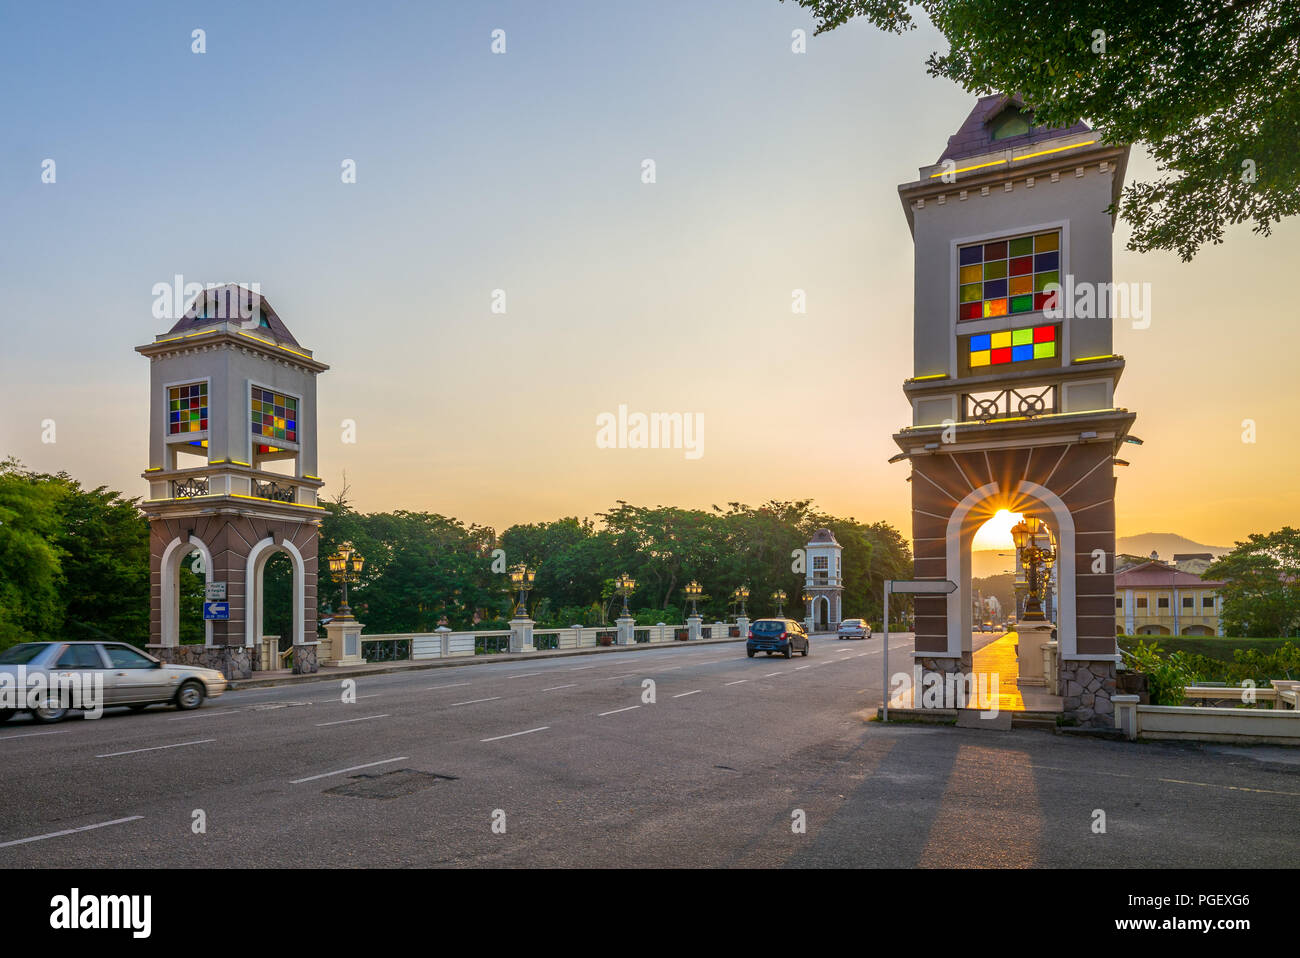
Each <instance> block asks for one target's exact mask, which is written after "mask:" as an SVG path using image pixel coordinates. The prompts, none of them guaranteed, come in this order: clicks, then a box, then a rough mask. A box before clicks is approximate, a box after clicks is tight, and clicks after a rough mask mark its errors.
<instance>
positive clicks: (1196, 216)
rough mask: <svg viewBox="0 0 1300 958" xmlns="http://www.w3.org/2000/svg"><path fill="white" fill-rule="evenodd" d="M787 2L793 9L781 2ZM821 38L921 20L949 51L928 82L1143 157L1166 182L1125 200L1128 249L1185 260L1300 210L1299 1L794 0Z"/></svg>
mask: <svg viewBox="0 0 1300 958" xmlns="http://www.w3.org/2000/svg"><path fill="white" fill-rule="evenodd" d="M783 2H784V0H783ZM795 2H797V3H798V4H799V5H800V6H802V7H806V8H807V9H809V10H810V11H811V12H812V13H813V15H814V16H815V17H816V18H817V32H818V33H822V32H825V31H827V30H833V29H835V28H836V27H839V26H842V25H843V24H845V23H847V22H848V21H849V20H850V19H852V18H853V17H858V16H861V17H865V18H866V19H867V20H869V21H870V22H871V23H873V24H875V25H876V26H877V27H880V28H881V29H883V30H886V31H889V32H891V33H903V32H905V31H907V30H911V29H914V28H915V26H916V18H917V15H918V14H923V15H924V16H926V17H928V19H929V20H930V22H931V23H932V24H933V25H934V26H935V28H936V29H938V30H939V32H940V33H942V34H943V36H944V38H945V39H946V40H947V41H948V44H949V49H948V51H947V52H946V53H939V52H935V53H932V54H931V55H930V57H929V60H928V61H927V67H928V70H929V72H930V73H931V74H932V75H934V76H940V77H946V78H947V79H950V80H952V81H954V82H956V83H958V84H960V85H961V86H962V88H963V89H965V90H967V91H968V92H970V93H972V94H976V95H986V94H991V93H1003V94H1014V93H1019V94H1021V95H1022V96H1023V97H1024V100H1025V102H1026V103H1027V104H1029V105H1030V106H1032V107H1033V109H1034V115H1035V122H1036V123H1039V124H1045V125H1049V126H1052V127H1064V126H1069V125H1071V124H1073V123H1075V122H1078V121H1079V120H1084V121H1087V122H1088V123H1089V124H1091V125H1092V127H1093V129H1095V130H1096V131H1097V133H1098V134H1099V135H1100V137H1101V139H1103V140H1104V141H1105V142H1108V143H1145V144H1147V145H1148V146H1149V147H1150V150H1151V154H1152V156H1153V157H1154V159H1155V161H1156V164H1157V168H1158V175H1157V177H1156V178H1155V179H1154V180H1153V181H1150V182H1134V183H1131V184H1130V185H1129V186H1128V187H1126V188H1125V190H1124V195H1123V198H1122V200H1121V202H1120V213H1121V215H1122V216H1123V218H1124V219H1125V220H1126V221H1127V222H1128V223H1129V224H1130V225H1131V226H1132V236H1131V237H1130V239H1129V247H1130V248H1131V249H1135V250H1142V251H1146V250H1175V251H1177V252H1178V253H1179V255H1180V256H1181V257H1182V258H1183V259H1184V260H1190V259H1191V258H1192V257H1193V256H1194V255H1195V254H1196V252H1197V251H1198V250H1199V249H1200V248H1201V247H1202V246H1204V245H1205V244H1206V243H1213V244H1217V243H1221V242H1222V241H1223V233H1224V229H1225V227H1226V226H1228V225H1231V224H1237V223H1247V222H1248V223H1251V224H1253V228H1254V230H1255V231H1256V232H1258V233H1262V234H1264V235H1268V234H1269V233H1270V232H1271V229H1272V225H1273V224H1274V223H1276V222H1278V221H1279V220H1281V219H1282V217H1285V216H1292V215H1295V214H1296V213H1297V212H1300V4H1296V3H1295V2H1294V0H1225V2H1215V3H1188V2H1186V0H1143V2H1142V3H1133V2H1131V0H1053V2H1051V3H1033V4H1028V3H1024V2H1016V0H919V2H912V0H795Z"/></svg>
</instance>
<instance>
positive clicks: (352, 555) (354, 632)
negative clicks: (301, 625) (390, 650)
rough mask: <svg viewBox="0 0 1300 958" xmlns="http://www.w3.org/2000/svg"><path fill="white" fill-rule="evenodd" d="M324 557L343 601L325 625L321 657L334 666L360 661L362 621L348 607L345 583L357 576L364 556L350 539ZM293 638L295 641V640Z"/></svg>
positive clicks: (363, 564)
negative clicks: (353, 545)
mask: <svg viewBox="0 0 1300 958" xmlns="http://www.w3.org/2000/svg"><path fill="white" fill-rule="evenodd" d="M325 561H326V563H327V564H328V565H329V571H330V577H331V578H332V579H333V580H334V581H335V582H337V583H339V585H341V586H342V587H343V603H342V605H340V606H339V610H338V612H337V613H336V614H335V615H334V617H333V618H332V619H331V620H330V622H329V624H327V625H326V626H325V635H326V639H325V643H324V646H323V648H322V650H321V651H323V652H324V653H325V655H324V656H323V661H324V663H325V664H326V665H334V666H342V665H359V664H361V662H362V661H364V656H363V655H362V650H361V630H362V625H361V623H360V622H358V621H357V620H356V619H355V618H353V616H352V608H351V607H350V606H349V605H348V583H349V582H359V581H360V580H361V570H362V569H364V568H365V565H366V560H365V559H363V558H362V557H361V553H359V552H357V550H356V549H354V548H352V543H350V542H345V543H343V544H342V545H340V546H339V548H338V551H337V552H335V553H334V554H333V555H332V556H329V557H328V558H326V560H325ZM294 641H295V643H296V642H297V641H299V640H298V639H295V640H294Z"/></svg>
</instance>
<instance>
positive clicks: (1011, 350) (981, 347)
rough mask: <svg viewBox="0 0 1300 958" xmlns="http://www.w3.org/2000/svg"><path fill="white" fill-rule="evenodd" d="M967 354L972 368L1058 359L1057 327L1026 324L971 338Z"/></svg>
mask: <svg viewBox="0 0 1300 958" xmlns="http://www.w3.org/2000/svg"><path fill="white" fill-rule="evenodd" d="M967 357H968V359H969V360H970V368H971V369H972V370H975V369H979V368H980V367H981V366H1002V365H1006V364H1007V363H1023V362H1028V361H1029V360H1033V359H1055V358H1056V327H1055V326H1026V327H1024V328H1022V329H1005V330H1002V331H1001V332H997V333H983V334H981V335H979V336H972V337H970V339H969V341H968V343H967Z"/></svg>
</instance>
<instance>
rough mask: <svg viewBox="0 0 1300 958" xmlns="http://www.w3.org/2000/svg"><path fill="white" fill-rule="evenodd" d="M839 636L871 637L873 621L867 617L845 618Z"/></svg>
mask: <svg viewBox="0 0 1300 958" xmlns="http://www.w3.org/2000/svg"><path fill="white" fill-rule="evenodd" d="M839 638H841V639H869V638H871V623H870V622H868V621H867V620H866V619H845V620H844V621H843V622H841V623H840V630H839Z"/></svg>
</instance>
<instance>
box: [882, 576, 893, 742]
mask: <svg viewBox="0 0 1300 958" xmlns="http://www.w3.org/2000/svg"><path fill="white" fill-rule="evenodd" d="M893 585H894V583H893V580H891V579H886V580H885V593H884V595H885V647H884V648H883V649H881V652H882V653H883V654H882V655H881V656H880V658H881V660H882V661H883V662H884V663H885V675H884V678H885V684H884V685H882V686H881V688H882V689H883V690H884V691H883V693H882V695H883V699H884V701H883V704H882V705H881V707H880V720H881V721H882V722H888V721H889V593H890V590H891V588H892V586H893Z"/></svg>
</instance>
